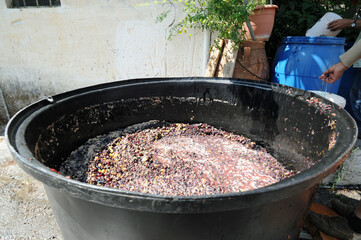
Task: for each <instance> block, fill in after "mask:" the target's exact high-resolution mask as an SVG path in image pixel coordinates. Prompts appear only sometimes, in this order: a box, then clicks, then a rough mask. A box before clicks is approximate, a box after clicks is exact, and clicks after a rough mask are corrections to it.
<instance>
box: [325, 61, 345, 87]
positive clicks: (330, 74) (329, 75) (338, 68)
mask: <svg viewBox="0 0 361 240" xmlns="http://www.w3.org/2000/svg"><path fill="white" fill-rule="evenodd" d="M347 68H348V67H347V66H345V64H343V63H342V62H341V61H340V62H338V63H336V64H335V65H332V66H331V67H329V68H328V69H327V70H326V71H325V72H324V73H323V74H322V75H321V76H319V79H321V80H322V81H324V82H327V83H334V82H336V81H337V80H338V79H339V78H340V77H341V76H342V74H343V73H344V71H346V69H347Z"/></svg>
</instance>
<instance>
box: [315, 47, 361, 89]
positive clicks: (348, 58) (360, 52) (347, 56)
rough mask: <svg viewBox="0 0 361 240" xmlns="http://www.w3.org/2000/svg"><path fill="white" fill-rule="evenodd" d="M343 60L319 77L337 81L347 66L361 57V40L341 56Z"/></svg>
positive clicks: (323, 79) (331, 81) (328, 81)
mask: <svg viewBox="0 0 361 240" xmlns="http://www.w3.org/2000/svg"><path fill="white" fill-rule="evenodd" d="M340 59H341V61H339V62H338V63H336V64H335V65H332V66H331V67H329V68H328V69H327V70H326V71H325V72H324V73H323V74H322V75H321V76H320V77H319V78H320V79H321V80H322V81H324V82H327V83H334V82H336V81H337V80H338V79H339V78H340V77H341V76H342V74H343V73H344V72H345V71H346V69H347V68H349V67H351V66H352V64H354V63H355V62H357V61H358V60H359V59H361V40H360V41H358V42H357V43H355V44H354V45H353V46H352V47H351V48H350V49H349V50H348V51H347V52H345V53H344V54H342V55H341V56H340Z"/></svg>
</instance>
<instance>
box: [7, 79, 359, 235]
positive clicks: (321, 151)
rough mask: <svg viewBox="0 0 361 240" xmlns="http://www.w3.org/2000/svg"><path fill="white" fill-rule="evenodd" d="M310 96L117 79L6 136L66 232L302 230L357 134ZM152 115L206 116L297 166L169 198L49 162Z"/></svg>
mask: <svg viewBox="0 0 361 240" xmlns="http://www.w3.org/2000/svg"><path fill="white" fill-rule="evenodd" d="M313 96H316V95H313V94H312V93H310V92H307V91H304V90H300V89H295V88H292V87H287V86H282V85H277V84H271V83H260V82H255V81H245V80H235V79H208V78H189V79H183V78H173V79H138V80H127V81H120V82H114V83H108V84H101V85H97V86H92V87H88V88H84V89H79V90H75V91H71V92H67V93H63V94H60V95H56V96H53V97H51V98H48V99H44V100H41V101H39V102H37V103H35V104H33V105H31V106H29V107H27V108H25V109H23V110H22V111H20V112H18V113H17V114H16V115H15V116H14V117H13V118H12V119H11V121H10V122H9V124H8V126H7V129H6V140H7V143H8V145H9V148H10V150H11V152H12V154H13V156H14V158H15V159H16V161H17V163H18V164H19V165H20V166H21V167H22V168H23V169H24V170H25V171H26V172H27V173H29V174H30V175H32V176H34V177H35V178H36V179H38V180H40V181H41V182H42V183H44V187H45V190H46V192H47V195H48V198H49V202H50V204H51V206H52V208H53V211H54V214H55V216H56V218H57V221H58V224H59V226H60V228H61V230H62V233H63V236H64V238H65V239H71V240H74V239H124V240H128V239H129V240H138V239H142V240H143V239H146V240H155V239H157V240H160V239H164V240H170V239H171V240H177V239H179V240H185V239H187V240H192V239H194V240H202V239H207V240H211V239H222V240H226V239H257V240H259V239H267V240H269V239H272V240H277V239H297V237H298V234H299V231H300V227H301V225H302V222H303V220H304V218H305V216H306V215H307V212H308V209H309V205H310V203H311V200H312V197H313V195H314V193H315V190H316V189H317V186H318V183H319V182H320V181H321V180H322V179H323V178H324V177H326V176H327V175H329V174H330V173H331V172H333V171H334V170H335V169H336V168H337V166H338V165H340V164H341V163H342V161H343V160H344V159H345V158H346V156H347V154H348V153H349V152H350V151H351V149H352V147H353V145H354V144H355V141H356V136H357V129H356V125H355V122H354V120H353V119H352V118H351V117H350V116H349V115H348V113H347V112H346V111H344V110H343V109H339V108H338V107H337V106H335V105H333V104H332V103H331V102H328V101H327V100H322V101H321V102H322V103H323V104H317V103H310V98H311V97H313ZM327 105H330V106H331V109H330V110H327V109H326V108H325V106H327ZM152 119H158V120H166V121H169V122H190V123H192V122H206V123H208V124H211V125H214V126H216V127H221V128H222V129H225V130H228V131H233V132H235V133H240V134H243V135H246V136H248V137H250V138H252V139H253V140H254V141H256V142H258V143H259V144H261V145H263V146H264V147H266V148H267V149H268V150H269V151H270V152H271V153H272V154H273V155H274V156H275V157H276V158H278V159H279V160H280V161H282V162H283V163H284V164H285V165H286V166H287V167H288V168H290V169H295V170H298V171H300V173H299V174H297V175H296V176H293V177H291V178H289V179H287V180H284V181H281V182H279V183H277V184H274V185H271V186H268V187H265V188H261V189H257V190H252V191H248V192H239V193H232V194H225V195H214V196H201V197H164V196H155V195H145V194H139V193H134V192H125V191H121V190H117V189H109V188H103V187H99V186H94V185H88V184H85V183H81V182H78V181H75V180H71V179H67V178H66V177H65V176H62V175H59V174H57V173H56V172H53V171H51V168H55V169H57V168H58V167H59V165H60V164H61V163H62V162H63V161H64V159H65V158H66V157H67V156H68V155H69V154H70V152H71V151H72V150H74V149H75V148H76V147H77V146H80V145H81V144H83V143H84V142H85V141H86V140H87V139H89V138H91V137H94V136H96V135H99V134H103V133H106V132H109V131H112V130H115V129H118V128H122V127H125V126H129V125H133V124H136V123H140V122H144V121H148V120H152ZM330 139H331V140H332V139H333V140H335V141H336V142H335V144H333V142H334V141H330ZM313 163H315V164H314V165H313V166H312V167H311V168H309V165H311V164H313Z"/></svg>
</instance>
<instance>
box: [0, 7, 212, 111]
mask: <svg viewBox="0 0 361 240" xmlns="http://www.w3.org/2000/svg"><path fill="white" fill-rule="evenodd" d="M9 1H10V0H0V88H1V89H2V90H3V92H4V95H5V99H6V102H7V104H8V108H9V111H10V114H11V115H13V114H14V113H15V112H16V111H18V110H19V109H20V108H22V107H24V106H26V105H28V104H30V103H32V102H34V101H36V100H38V99H41V98H44V97H47V96H49V95H54V94H57V93H61V92H65V91H69V90H71V89H75V88H80V87H84V86H88V85H93V84H97V83H102V82H110V81H116V80H121V79H128V78H140V77H172V76H202V75H203V72H204V69H203V68H204V58H205V54H204V41H203V38H204V34H203V33H202V32H195V33H193V35H192V37H191V38H189V37H188V36H186V35H179V36H177V37H176V38H174V39H173V40H172V41H168V40H167V36H168V32H167V31H168V25H169V24H170V23H171V22H172V20H173V19H172V17H174V16H179V15H181V12H179V10H178V11H177V13H175V14H174V16H173V15H172V14H171V16H172V17H171V18H169V19H167V20H166V21H165V22H163V23H160V24H159V23H155V21H154V19H155V17H156V16H157V15H158V14H159V13H160V12H162V11H163V10H164V9H162V8H161V7H160V6H154V5H153V6H138V4H140V3H144V2H146V1H148V2H153V0H62V1H61V4H62V5H61V7H52V8H44V7H42V8H23V9H15V8H8V7H7V2H9ZM1 105H2V103H1V102H0V108H1V107H2V106H1ZM0 118H4V114H3V111H2V113H0Z"/></svg>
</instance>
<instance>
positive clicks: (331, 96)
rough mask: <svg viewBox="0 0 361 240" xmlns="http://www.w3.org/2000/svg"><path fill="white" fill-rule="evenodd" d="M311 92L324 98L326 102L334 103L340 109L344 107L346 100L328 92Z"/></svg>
mask: <svg viewBox="0 0 361 240" xmlns="http://www.w3.org/2000/svg"><path fill="white" fill-rule="evenodd" d="M311 92H313V93H316V94H317V95H319V96H321V97H323V98H326V99H327V100H330V101H331V102H333V103H336V104H337V105H338V106H339V107H340V108H345V106H346V99H345V98H344V97H342V96H340V95H337V94H333V93H329V92H323V91H311Z"/></svg>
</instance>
